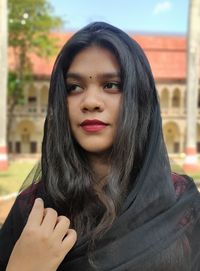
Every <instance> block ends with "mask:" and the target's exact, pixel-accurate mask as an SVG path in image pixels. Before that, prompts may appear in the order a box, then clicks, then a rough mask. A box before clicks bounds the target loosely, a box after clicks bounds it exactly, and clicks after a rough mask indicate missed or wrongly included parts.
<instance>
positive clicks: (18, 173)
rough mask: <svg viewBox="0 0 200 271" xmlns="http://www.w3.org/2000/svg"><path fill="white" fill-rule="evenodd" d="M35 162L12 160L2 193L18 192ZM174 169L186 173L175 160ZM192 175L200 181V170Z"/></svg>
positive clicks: (2, 176)
mask: <svg viewBox="0 0 200 271" xmlns="http://www.w3.org/2000/svg"><path fill="white" fill-rule="evenodd" d="M35 164H36V162H17V161H16V162H10V166H9V169H8V171H5V172H0V195H5V194H9V193H13V192H17V191H18V190H19V188H20V187H21V185H22V183H23V181H24V180H25V178H26V176H27V175H28V173H29V172H30V170H31V169H32V168H33V166H34V165H35ZM172 170H173V171H174V172H177V173H181V174H184V172H183V170H182V168H181V167H180V166H179V165H178V164H176V163H175V162H172ZM190 176H192V177H193V178H194V180H195V181H197V182H199V183H200V172H199V173H197V174H194V175H191V174H190Z"/></svg>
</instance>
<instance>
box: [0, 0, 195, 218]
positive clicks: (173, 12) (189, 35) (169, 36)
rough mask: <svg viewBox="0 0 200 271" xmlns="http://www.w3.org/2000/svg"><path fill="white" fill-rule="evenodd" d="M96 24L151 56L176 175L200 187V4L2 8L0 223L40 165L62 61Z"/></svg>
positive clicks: (156, 0) (128, 1)
mask: <svg viewBox="0 0 200 271" xmlns="http://www.w3.org/2000/svg"><path fill="white" fill-rule="evenodd" d="M93 21H105V22H108V23H110V24H113V25H115V26H117V27H119V28H121V29H122V30H124V31H126V32H127V33H128V34H129V35H130V36H131V37H132V38H133V39H135V40H136V41H138V43H139V44H140V45H141V47H142V48H143V49H144V51H145V53H146V55H147V57H148V59H149V62H150V65H151V67H152V71H153V75H154V78H155V81H156V86H157V90H158V95H159V98H160V104H161V111H162V119H163V134H164V139H165V142H166V144H167V150H168V153H169V157H170V161H171V166H172V170H174V171H176V172H180V173H184V172H185V173H187V174H189V175H191V176H192V177H193V178H194V179H195V181H196V182H197V184H198V183H200V85H199V75H200V69H199V66H200V62H199V60H200V53H199V51H200V0H143V1H134V0H124V1H114V0H110V1H105V0H101V1H92V0H85V1H68V0H65V1H64V0H59V1H58V0H35V1H34V0H23V1H21V0H0V78H1V80H0V97H1V98H0V223H1V222H3V221H4V219H5V216H6V215H7V212H8V211H9V208H10V206H11V205H12V203H13V200H14V198H15V197H16V193H17V191H18V190H19V188H20V186H21V184H22V182H23V180H24V179H25V177H26V175H27V174H28V172H29V171H30V169H31V168H32V167H33V166H34V165H35V163H37V161H38V160H39V159H40V153H41V142H42V137H43V124H44V119H45V116H46V110H47V100H48V88H49V80H50V76H51V71H52V67H53V63H54V61H55V58H56V56H57V54H58V52H59V51H60V49H61V47H62V46H63V45H64V43H65V42H66V41H67V40H68V39H69V37H70V36H71V35H73V33H74V32H76V31H77V30H78V29H80V28H82V27H83V26H85V25H86V24H88V23H90V22H93Z"/></svg>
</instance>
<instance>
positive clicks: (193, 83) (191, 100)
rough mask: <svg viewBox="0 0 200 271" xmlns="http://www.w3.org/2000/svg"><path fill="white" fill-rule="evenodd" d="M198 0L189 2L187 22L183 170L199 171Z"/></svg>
mask: <svg viewBox="0 0 200 271" xmlns="http://www.w3.org/2000/svg"><path fill="white" fill-rule="evenodd" d="M199 26H200V0H191V1H190V7H189V20H188V46H187V102H186V110H187V125H186V127H187V128H186V129H187V130H186V158H185V161H184V165H183V166H184V170H185V171H186V172H195V171H197V170H199V168H198V159H197V147H196V142H197V136H196V134H197V97H198V80H199V60H200V53H199V49H200V47H199V42H200V37H199V36H200V30H199V29H200V27H199Z"/></svg>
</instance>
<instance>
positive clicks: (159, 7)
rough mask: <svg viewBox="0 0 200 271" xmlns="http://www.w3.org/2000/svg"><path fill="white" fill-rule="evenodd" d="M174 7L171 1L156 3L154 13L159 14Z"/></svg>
mask: <svg viewBox="0 0 200 271" xmlns="http://www.w3.org/2000/svg"><path fill="white" fill-rule="evenodd" d="M171 8H172V3H171V2H170V1H162V2H159V3H157V4H156V5H155V7H154V10H153V13H154V14H159V13H161V12H166V11H169V10H170V9H171Z"/></svg>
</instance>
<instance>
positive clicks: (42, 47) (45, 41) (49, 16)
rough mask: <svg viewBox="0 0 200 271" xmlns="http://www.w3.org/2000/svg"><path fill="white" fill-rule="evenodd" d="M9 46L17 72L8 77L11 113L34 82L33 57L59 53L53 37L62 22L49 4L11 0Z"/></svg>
mask: <svg viewBox="0 0 200 271" xmlns="http://www.w3.org/2000/svg"><path fill="white" fill-rule="evenodd" d="M8 10H9V18H8V22H9V46H10V47H11V48H12V53H13V54H14V60H15V70H12V71H10V72H9V76H8V99H9V104H10V111H12V110H13V109H14V107H15V105H17V104H19V103H21V101H22V99H23V88H24V85H25V83H26V82H27V81H30V80H31V78H32V63H31V59H30V53H32V52H34V53H35V54H37V55H38V56H40V57H50V56H52V55H54V54H55V52H56V51H57V40H56V39H55V38H53V37H52V35H50V33H51V31H52V30H58V29H59V28H60V27H61V26H62V24H63V21H62V20H61V19H60V18H58V17H56V16H54V15H53V13H52V7H51V5H50V4H49V3H48V1H47V0H34V1H33V0H23V1H22V0H9V1H8Z"/></svg>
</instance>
